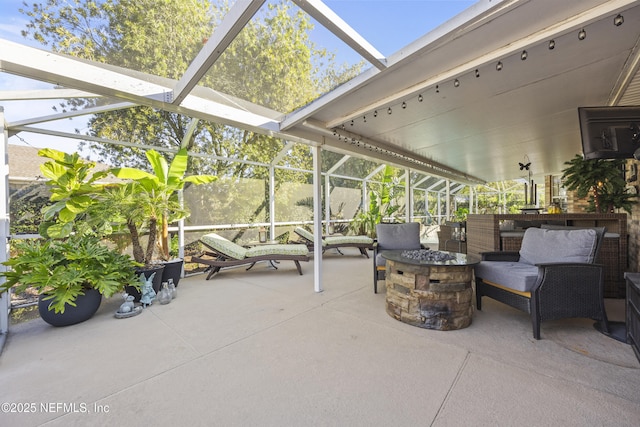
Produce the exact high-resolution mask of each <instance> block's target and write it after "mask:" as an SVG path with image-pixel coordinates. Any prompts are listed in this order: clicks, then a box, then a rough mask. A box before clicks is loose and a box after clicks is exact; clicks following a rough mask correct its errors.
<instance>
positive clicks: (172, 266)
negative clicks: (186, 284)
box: [162, 258, 184, 286]
mask: <svg viewBox="0 0 640 427" xmlns="http://www.w3.org/2000/svg"><path fill="white" fill-rule="evenodd" d="M183 264H184V260H183V259H180V258H177V259H173V260H171V261H166V262H163V263H162V265H164V270H162V281H163V282H168V281H169V279H173V284H174V285H176V286H178V282H179V281H180V275H181V274H182V265H183Z"/></svg>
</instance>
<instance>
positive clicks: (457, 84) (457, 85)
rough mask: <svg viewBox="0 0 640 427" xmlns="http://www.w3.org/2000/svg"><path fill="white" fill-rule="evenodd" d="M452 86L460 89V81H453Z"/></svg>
mask: <svg viewBox="0 0 640 427" xmlns="http://www.w3.org/2000/svg"><path fill="white" fill-rule="evenodd" d="M453 85H454V86H455V87H460V80H458V79H455V80H454V81H453Z"/></svg>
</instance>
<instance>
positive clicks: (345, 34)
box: [293, 0, 387, 70]
mask: <svg viewBox="0 0 640 427" xmlns="http://www.w3.org/2000/svg"><path fill="white" fill-rule="evenodd" d="M293 2H294V3H296V4H297V5H298V6H299V7H300V9H302V10H304V11H305V12H307V13H308V14H309V15H311V16H312V17H313V18H314V19H315V20H316V21H318V22H319V23H320V24H321V25H322V26H323V27H325V28H326V29H327V30H329V31H331V32H332V33H333V34H335V35H336V36H337V37H338V38H339V39H340V40H342V41H343V42H345V43H346V44H347V45H348V46H349V47H350V48H351V49H353V50H355V51H356V52H358V54H359V55H360V56H362V57H363V58H364V59H366V60H367V61H369V62H370V63H371V64H372V65H373V66H374V67H376V68H377V69H378V70H384V69H385V68H387V60H386V58H385V57H384V55H383V54H382V53H380V52H378V50H377V49H376V48H375V47H373V46H372V45H371V44H370V43H369V42H368V41H367V40H366V39H365V38H364V37H362V36H361V35H360V34H358V32H356V30H354V29H353V28H351V27H350V26H349V24H347V23H346V22H345V21H344V20H343V19H342V18H340V17H339V16H338V15H337V14H336V13H335V12H334V11H332V10H331V9H329V7H328V6H327V5H325V4H324V3H323V2H322V1H320V0H293Z"/></svg>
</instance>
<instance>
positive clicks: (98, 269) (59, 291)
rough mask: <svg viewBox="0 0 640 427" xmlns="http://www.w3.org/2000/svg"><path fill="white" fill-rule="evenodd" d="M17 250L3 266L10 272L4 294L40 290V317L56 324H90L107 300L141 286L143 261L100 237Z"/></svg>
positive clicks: (24, 244) (23, 245) (23, 244)
mask: <svg viewBox="0 0 640 427" xmlns="http://www.w3.org/2000/svg"><path fill="white" fill-rule="evenodd" d="M14 249H15V251H16V253H17V255H16V256H13V257H11V258H10V259H9V260H8V261H5V262H4V263H3V264H4V265H6V266H8V267H10V269H9V270H8V271H5V272H0V275H1V276H4V277H5V278H6V281H5V282H4V283H3V284H2V285H0V291H2V292H4V291H8V290H9V289H10V288H12V287H15V291H16V292H23V291H24V290H25V289H27V288H33V289H35V290H36V291H37V292H38V294H39V302H38V310H39V313H40V317H42V319H43V320H44V321H45V322H47V323H49V324H51V325H53V326H67V325H73V324H76V323H80V322H83V321H85V320H88V319H89V318H91V316H93V315H94V314H95V312H96V311H97V310H98V307H99V306H100V302H101V300H102V297H103V296H104V297H105V298H109V297H111V296H112V295H113V294H115V293H116V292H120V291H122V290H123V289H124V288H125V286H133V287H136V288H139V283H138V280H137V278H136V276H135V274H134V269H135V267H136V265H137V263H136V262H134V261H133V259H131V257H129V256H127V255H122V254H120V253H118V252H117V251H115V250H113V249H110V248H108V247H107V246H106V245H105V244H103V243H101V242H100V239H99V238H98V237H96V236H90V235H80V234H73V235H70V236H69V237H66V238H62V239H51V238H42V239H33V240H22V241H16V242H15V246H14Z"/></svg>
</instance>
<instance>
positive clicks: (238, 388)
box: [0, 250, 640, 426]
mask: <svg viewBox="0 0 640 427" xmlns="http://www.w3.org/2000/svg"><path fill="white" fill-rule="evenodd" d="M345 253H346V255H345V256H340V255H336V254H335V253H328V254H325V256H324V261H325V262H324V269H323V282H324V292H322V293H315V292H314V291H313V262H310V263H303V264H302V268H303V273H304V275H303V276H299V275H298V274H297V272H296V269H295V266H294V264H293V263H292V262H283V263H281V264H280V265H279V270H278V271H274V270H273V269H271V268H268V267H267V266H266V264H259V265H256V266H255V267H254V268H253V269H252V270H250V271H245V270H244V269H243V268H239V269H235V270H227V271H223V272H222V273H220V274H219V275H218V276H216V277H214V278H213V279H212V280H209V281H205V280H204V278H205V277H204V276H202V275H201V276H195V277H190V278H187V279H183V280H182V281H181V282H180V285H179V287H178V297H177V299H175V300H174V301H173V302H172V303H171V304H168V305H165V306H161V305H154V306H152V307H150V308H148V309H146V310H145V311H144V312H143V313H142V314H141V315H139V316H136V317H133V318H130V319H115V318H114V316H113V314H114V312H115V311H116V310H117V308H118V306H119V304H120V303H121V298H119V297H118V298H112V299H110V300H106V301H103V303H102V306H101V308H100V310H99V312H98V313H97V314H96V315H95V316H94V318H92V319H91V320H89V321H87V322H84V323H82V324H79V325H75V326H69V327H65V328H53V327H50V326H48V325H47V324H45V323H44V322H43V321H42V320H40V319H35V320H32V321H29V322H26V323H22V324H18V325H14V326H12V327H11V330H10V333H9V336H8V339H7V343H6V345H5V348H4V351H3V353H2V355H1V356H0V402H5V404H4V405H3V407H2V412H0V426H35V425H47V426H86V425H91V426H100V425H105V426H133V425H159V426H165V425H166V426H168V425H179V426H185V425H189V426H252V425H255V426H313V425H318V426H327V425H328V426H359V425H362V426H365V425H366V426H372V425H374V426H389V425H397V426H409V425H420V426H426V425H433V426H462V425H465V426H485V425H486V426H489V425H490V426H494V425H504V426H515V425H528V426H593V425H602V426H637V425H639V424H640V363H639V362H638V360H637V359H636V357H635V355H634V353H633V351H632V349H631V347H630V346H628V345H626V344H623V343H620V342H618V341H615V340H613V339H610V338H607V337H605V336H604V335H602V334H600V333H598V332H597V331H596V330H595V329H593V327H592V324H593V322H592V321H589V320H587V319H577V320H574V319H572V320H562V321H553V322H546V323H543V324H542V340H540V341H536V340H535V339H533V337H532V333H531V326H530V321H529V317H528V316H527V315H526V314H524V313H521V312H518V311H516V310H514V309H511V308H509V307H507V306H504V305H502V304H500V303H497V302H494V301H492V300H489V299H485V300H483V301H484V304H483V310H482V311H480V312H478V311H476V312H475V313H474V318H473V323H472V325H471V326H470V327H469V328H466V329H462V330H459V331H447V332H442V331H433V330H424V329H420V328H417V327H413V326H409V325H406V324H403V323H401V322H399V321H397V320H394V319H393V318H391V317H390V316H389V315H387V314H386V312H385V295H384V291H383V292H382V293H379V294H377V295H376V294H374V293H373V286H372V283H371V281H372V272H371V260H368V259H366V258H364V257H362V256H358V255H357V250H346V251H345ZM381 288H383V287H382V286H381ZM607 304H608V312H609V317H610V318H611V320H622V319H623V314H624V305H623V301H622V300H608V301H607ZM7 403H8V405H7ZM7 409H8V410H20V411H21V412H25V411H26V410H30V413H7V412H6V411H7Z"/></svg>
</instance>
